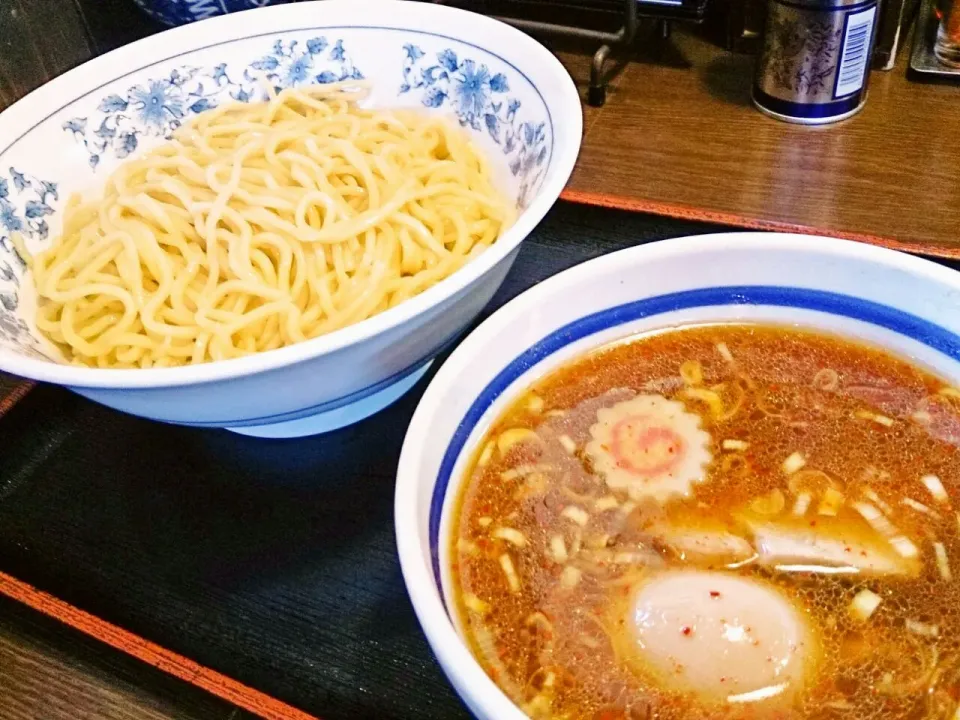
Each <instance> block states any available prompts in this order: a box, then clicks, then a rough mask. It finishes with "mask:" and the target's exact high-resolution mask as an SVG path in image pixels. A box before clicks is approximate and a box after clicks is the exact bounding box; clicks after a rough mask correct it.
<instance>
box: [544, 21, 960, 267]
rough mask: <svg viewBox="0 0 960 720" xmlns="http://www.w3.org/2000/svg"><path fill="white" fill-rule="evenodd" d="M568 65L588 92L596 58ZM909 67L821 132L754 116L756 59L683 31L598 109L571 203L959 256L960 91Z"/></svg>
mask: <svg viewBox="0 0 960 720" xmlns="http://www.w3.org/2000/svg"><path fill="white" fill-rule="evenodd" d="M911 41H912V38H910V37H908V38H907V45H906V47H907V50H909V48H910V42H911ZM561 57H562V59H564V61H565V63H566V64H567V66H568V67H569V68H570V69H571V70H572V72H573V74H574V77H575V78H576V79H577V80H578V83H585V82H586V79H587V78H588V73H589V65H588V63H587V62H586V60H585V59H584V58H582V57H581V56H576V55H561ZM907 59H908V53H907V52H904V53H902V54H901V56H900V58H899V60H898V63H897V66H896V67H895V68H894V69H893V70H890V71H887V72H876V71H875V72H873V73H872V74H871V77H870V94H869V98H868V100H867V104H866V107H865V108H864V109H863V111H862V112H861V113H860V114H859V115H856V116H854V117H853V118H851V119H850V120H847V121H844V122H842V123H839V124H836V125H829V126H824V127H819V128H813V127H806V126H801V125H792V124H789V123H784V122H779V121H776V120H772V119H770V118H768V117H766V116H764V115H762V114H761V113H760V112H758V111H757V110H756V109H755V108H754V107H753V106H752V104H751V100H750V86H751V74H752V70H753V63H754V58H752V57H749V56H742V55H733V54H731V53H727V52H724V51H722V50H720V49H718V48H717V47H715V46H713V45H711V44H709V43H707V42H705V41H703V40H702V39H700V38H698V37H696V36H695V35H692V34H684V33H682V32H677V33H675V34H674V39H673V42H672V44H671V45H670V46H668V48H667V49H666V50H665V52H664V54H663V56H661V57H660V59H659V60H658V61H657V62H652V61H650V60H649V59H647V57H646V55H645V53H644V52H643V50H642V49H641V50H640V51H639V58H638V59H637V61H635V62H632V63H630V64H628V65H627V66H626V67H625V69H624V71H623V72H622V74H621V75H620V76H619V77H618V78H617V80H616V82H615V83H614V87H613V90H612V91H611V92H610V93H609V95H608V101H607V104H606V105H605V106H604V107H603V108H601V109H593V108H588V109H587V115H586V122H585V136H584V142H583V147H582V149H581V151H580V159H579V161H578V163H577V167H576V169H575V170H574V173H573V177H572V179H571V182H570V184H569V186H568V188H567V190H566V192H565V193H564V195H563V197H564V198H566V199H568V200H573V201H577V202H587V203H595V204H600V205H605V206H611V207H617V208H621V209H626V210H634V211H642V212H652V213H658V214H662V215H669V216H672V217H681V218H693V219H698V220H704V221H708V222H720V223H724V224H730V225H741V226H745V227H751V228H757V229H771V230H779V231H793V232H806V233H813V234H830V235H837V236H841V237H848V238H851V239H856V240H864V241H868V242H873V243H877V244H881V245H886V246H888V247H895V248H897V249H900V250H906V251H909V252H918V253H923V254H927V255H937V256H940V257H946V258H960V145H958V141H957V139H958V138H960V84H956V83H954V84H931V83H918V82H911V81H910V80H908V78H907V72H906V67H907Z"/></svg>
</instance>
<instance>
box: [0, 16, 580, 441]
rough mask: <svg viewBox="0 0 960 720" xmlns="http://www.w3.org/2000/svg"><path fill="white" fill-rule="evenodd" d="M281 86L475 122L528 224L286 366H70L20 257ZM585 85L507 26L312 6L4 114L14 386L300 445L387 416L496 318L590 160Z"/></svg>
mask: <svg viewBox="0 0 960 720" xmlns="http://www.w3.org/2000/svg"><path fill="white" fill-rule="evenodd" d="M264 75H265V76H266V77H268V78H269V79H270V80H271V81H272V83H273V84H274V85H275V86H277V87H287V86H292V85H302V84H308V83H316V82H330V81H335V80H341V79H345V78H360V77H363V78H366V79H368V80H370V81H371V82H372V84H373V90H372V93H371V96H370V98H369V99H368V100H367V101H366V103H367V104H368V105H370V106H376V107H403V106H406V107H418V108H424V109H425V110H427V111H430V112H436V113H446V114H449V115H451V116H454V117H456V118H457V119H459V121H460V123H461V124H462V125H463V126H464V127H465V128H466V129H467V130H468V131H470V133H471V134H472V135H473V137H474V138H475V140H476V141H477V142H478V143H479V144H480V146H481V147H482V149H483V150H485V151H486V152H487V153H488V154H489V155H490V156H491V157H492V158H493V160H494V163H495V166H496V169H497V171H498V172H499V174H500V178H499V181H500V182H501V184H502V185H503V187H504V189H505V190H507V192H508V193H509V194H510V195H511V196H512V197H513V198H514V199H515V200H516V202H517V204H518V206H519V207H520V208H521V209H522V210H523V212H522V213H521V214H520V217H519V219H518V220H517V222H516V224H515V225H514V226H513V227H512V228H510V229H509V230H508V231H507V232H506V233H504V235H503V237H502V238H500V240H499V241H498V242H497V243H496V244H495V245H494V246H493V247H492V248H491V249H490V250H489V251H487V252H486V253H484V254H483V255H482V256H480V257H479V258H478V259H476V260H475V261H474V262H472V263H470V264H469V265H467V266H466V267H465V268H463V269H462V270H460V271H459V272H457V273H456V274H454V275H453V276H451V277H450V278H448V279H446V280H444V281H443V282H441V283H439V284H438V285H436V286H435V287H433V288H431V289H430V290H428V291H427V292H424V293H423V294H421V295H419V296H417V297H415V298H413V299H411V300H409V301H408V302H405V303H403V304H401V305H399V306H397V307H396V308H394V309H391V310H389V311H388V312H385V313H382V314H380V315H378V316H375V317H374V318H372V319H369V320H366V321H364V322H361V323H358V324H357V325H354V326H352V327H349V328H347V329H344V330H340V331H338V332H335V333H332V334H330V335H327V336H325V337H321V338H317V339H315V340H311V341H308V342H304V343H301V344H298V345H294V346H291V347H287V348H283V349H280V350H273V351H270V352H266V353H262V354H259V355H255V356H251V357H246V358H240V359H236V360H227V361H222V362H215V363H209V364H205V365H197V366H190V367H183V368H170V369H150V370H99V369H89V368H78V367H72V366H68V365H65V364H63V363H62V362H58V361H57V354H56V350H55V349H53V348H51V347H50V346H49V345H47V344H46V343H45V342H44V340H43V339H42V338H41V336H40V335H39V334H38V333H37V331H36V329H35V327H34V324H33V318H34V308H35V302H33V300H32V298H31V290H32V285H31V283H30V281H29V278H26V277H24V274H25V271H24V266H23V263H22V262H21V260H20V259H19V257H18V256H17V255H16V253H15V251H14V250H13V248H12V245H11V243H10V240H9V235H10V232H11V231H14V230H19V231H20V232H22V233H24V234H25V236H26V240H27V245H28V247H29V248H30V249H31V250H33V251H35V250H37V249H40V248H42V247H43V246H44V245H45V243H47V242H49V240H50V238H51V237H52V236H55V235H56V233H57V232H58V231H59V226H60V211H61V210H62V208H63V205H64V203H65V201H66V199H67V198H68V197H69V196H70V195H71V194H72V193H74V192H81V193H83V194H84V195H85V196H87V197H92V196H96V195H97V194H99V193H100V192H101V190H102V186H103V183H104V180H105V178H106V177H107V176H108V175H109V173H110V172H111V171H112V170H113V169H114V168H115V167H116V166H117V165H118V164H119V163H120V162H121V161H122V160H123V158H125V157H128V156H130V155H131V154H136V153H141V152H143V151H144V150H145V149H147V148H149V147H151V146H155V145H156V144H158V143H159V142H161V141H162V140H163V139H164V138H165V137H169V135H170V133H171V132H172V131H173V130H174V129H175V128H176V127H177V126H178V125H179V124H180V123H181V122H183V121H184V120H185V119H187V118H189V117H190V116H191V115H195V114H196V113H198V112H200V111H202V110H204V109H206V108H209V107H212V106H214V105H217V104H219V103H222V102H225V101H228V100H230V99H231V98H233V99H239V100H248V99H251V98H256V99H259V98H261V97H262V96H263V90H262V89H261V88H260V86H259V85H258V76H264ZM581 130H582V115H581V108H580V101H579V98H578V95H577V91H576V88H575V87H574V85H573V82H572V80H571V79H570V77H569V75H568V74H567V72H566V71H565V70H564V69H563V67H562V66H561V65H560V63H559V62H558V61H557V59H556V58H555V57H554V56H553V55H552V54H550V53H549V52H548V51H547V50H546V49H545V48H544V47H542V46H541V45H539V44H538V43H537V42H535V41H534V40H532V39H531V38H529V37H528V36H526V35H524V34H523V33H521V32H519V31H517V30H514V29H513V28H511V27H509V26H507V25H504V24H503V23H500V22H497V21H495V20H492V19H490V18H486V17H482V16H479V15H475V14H473V13H469V12H464V11H461V10H456V9H452V8H448V7H443V6H440V5H434V4H431V3H413V2H400V1H399V0H325V1H323V2H298V3H294V4H290V5H282V6H277V7H270V8H263V9H259V10H252V11H249V12H242V13H238V14H235V15H229V16H226V17H221V18H215V19H212V20H206V21H203V22H200V23H196V24H193V25H189V26H187V27H183V28H179V29H176V30H170V31H167V32H164V33H161V34H159V35H155V36H153V37H151V38H148V39H146V40H142V41H140V42H136V43H133V44H132V45H129V46H127V47H124V48H121V49H119V50H116V51H114V52H111V53H109V54H107V55H105V56H103V57H100V58H97V59H95V60H92V61H90V62H88V63H86V64H84V65H82V66H80V67H78V68H76V69H74V70H72V71H70V72H68V73H66V74H65V75H63V76H61V77H59V78H57V79H56V80H54V81H52V82H50V83H48V84H47V85H45V86H44V87H42V88H40V89H39V90H37V91H35V92H33V93H31V94H30V95H29V96H27V97H26V98H24V99H23V100H21V101H20V102H18V103H16V104H15V105H13V106H12V107H10V108H9V109H8V110H6V111H5V112H4V113H2V114H0V369H2V370H5V371H7V372H10V373H13V374H16V375H21V376H23V377H28V378H33V379H35V380H41V381H47V382H54V383H59V384H61V385H65V386H67V387H69V388H71V389H73V390H75V391H76V392H78V393H80V394H82V395H85V396H86V397H89V398H91V399H93V400H96V401H98V402H101V403H103V404H105V405H109V406H111V407H114V408H117V409H120V410H123V411H126V412H129V413H133V414H136V415H142V416H144V417H148V418H154V419H157V420H163V421H166V422H173V423H180V424H184V425H195V426H199V427H227V428H230V429H233V430H237V431H239V432H245V433H248V434H254V435H263V436H270V437H288V436H294V435H303V434H309V433H315V432H323V431H325V430H330V429H333V428H336V427H342V426H343V425H346V424H349V423H351V422H355V421H356V420H359V419H361V418H363V417H366V416H367V415H369V414H371V413H373V412H376V411H377V410H379V409H381V408H383V407H384V406H386V405H387V404H389V403H391V402H393V401H394V400H395V399H396V398H398V397H399V396H400V395H402V394H403V393H404V392H406V391H407V390H408V389H409V388H410V387H411V386H412V385H413V384H414V383H415V382H416V380H418V379H419V378H420V376H421V375H422V374H423V373H424V372H425V371H426V368H427V365H428V364H429V362H430V361H431V359H432V358H433V357H434V356H435V355H436V354H437V353H438V352H439V351H440V350H441V349H443V348H444V347H445V346H447V345H449V344H450V343H451V342H452V341H453V340H454V339H455V338H456V337H457V336H458V334H459V333H460V332H461V331H462V330H463V329H464V328H465V327H466V326H467V325H468V324H469V323H470V321H471V320H472V319H473V318H474V317H475V316H476V315H477V313H479V312H480V310H481V309H482V308H483V306H484V305H485V304H486V303H487V301H488V300H489V299H490V298H491V296H492V295H493V293H494V292H495V291H496V289H497V288H498V287H499V285H500V283H501V282H502V281H503V278H504V276H505V275H506V273H507V271H508V270H509V269H510V266H511V264H512V263H513V260H514V258H515V256H516V253H517V250H518V247H519V245H520V242H521V241H522V240H523V238H524V237H525V236H526V235H527V234H528V233H529V232H530V231H531V230H532V229H533V227H534V226H535V225H536V224H537V223H538V222H539V221H540V219H541V218H542V217H543V215H544V214H545V213H546V212H547V210H548V209H549V208H550V206H551V205H553V203H554V202H555V201H556V199H557V197H558V195H559V194H560V191H561V189H562V188H563V186H564V184H565V183H566V181H567V179H568V177H569V175H570V172H571V170H572V169H573V164H574V161H575V160H576V157H577V153H578V151H579V148H580V137H581Z"/></svg>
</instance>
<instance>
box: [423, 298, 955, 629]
mask: <svg viewBox="0 0 960 720" xmlns="http://www.w3.org/2000/svg"><path fill="white" fill-rule="evenodd" d="M737 305H744V306H768V307H781V308H782V307H787V308H796V309H800V310H812V311H816V312H821V313H826V314H828V315H836V316H841V317H847V318H851V319H853V320H859V321H862V322H866V323H869V324H871V325H876V326H878V327H882V328H885V329H887V330H892V331H893V332H895V333H897V334H898V335H902V336H904V337H907V338H910V339H911V340H914V341H916V342H919V343H921V344H923V345H926V346H927V347H929V348H932V349H934V350H937V351H938V352H940V353H942V354H943V355H946V356H947V357H949V358H952V359H953V360H956V361H958V362H960V336H958V335H956V334H954V333H952V332H950V331H949V330H946V329H944V328H942V327H940V326H939V325H937V324H935V323H932V322H930V321H929V320H924V319H923V318H920V317H917V316H916V315H913V314H911V313H907V312H904V311H902V310H897V309H896V308H893V307H890V306H888V305H883V304H881V303H876V302H873V301H871V300H864V299H862V298H857V297H853V296H851V295H844V294H841V293H834V292H828V291H825V290H811V289H808V288H798V287H786V286H779V285H733V286H727V287H709V288H698V289H696V290H685V291H682V292H676V293H668V294H666V295H657V296H655V297H650V298H645V299H643V300H636V301H634V302H629V303H624V304H623V305H617V306H614V307H611V308H606V309H604V310H600V311H598V312H595V313H592V314H590V315H586V316H584V317H582V318H579V319H578V320H574V321H573V322H570V323H568V324H566V325H564V326H563V327H561V328H559V329H557V330H554V331H553V332H552V333H550V334H549V335H547V336H546V337H544V338H543V339H542V340H540V341H538V342H537V343H535V344H534V345H532V346H531V347H529V348H527V349H526V350H525V351H523V352H522V353H521V354H520V355H518V356H517V357H516V358H514V359H513V360H512V361H511V362H510V363H509V364H508V365H507V366H506V367H505V368H503V369H502V370H501V371H500V372H499V373H497V375H496V376H495V377H494V378H493V380H491V381H490V382H489V383H488V384H487V385H486V387H484V388H483V390H482V391H481V392H480V394H479V395H478V396H477V399H476V400H474V401H473V403H472V404H471V405H470V408H469V409H468V410H467V412H466V413H465V414H464V416H463V419H462V420H461V421H460V423H459V425H457V429H456V431H455V432H454V434H453V437H452V438H451V440H450V443H449V445H448V446H447V449H446V451H445V452H444V455H443V460H442V461H441V463H440V471H439V472H438V474H437V482H436V485H434V488H433V496H432V498H431V501H430V524H429V535H428V537H429V541H430V558H431V564H432V568H433V576H434V582H435V583H436V585H437V590H438V591H439V593H440V599H441V601H442V602H443V604H444V607H445V608H446V610H447V612H448V613H449V612H450V608H449V607H447V601H446V597H445V596H444V593H443V581H442V574H441V568H440V522H441V519H442V515H443V506H444V500H445V499H446V495H447V489H448V488H449V486H450V480H451V478H452V476H453V470H454V467H455V466H456V464H457V460H458V459H459V457H460V455H461V454H462V452H463V449H464V447H465V446H466V444H467V440H468V439H469V437H470V435H471V433H472V432H473V430H474V428H475V427H476V426H477V424H478V423H479V422H480V420H481V419H482V417H483V415H484V414H485V413H486V412H487V410H488V409H489V408H490V406H491V405H493V403H494V402H496V400H497V399H498V398H499V397H500V396H501V395H502V394H503V393H504V392H505V391H506V390H507V388H509V387H510V385H512V384H513V383H514V382H515V381H516V380H517V379H518V378H519V377H520V376H522V375H523V374H524V373H525V372H527V371H528V370H530V369H531V368H532V367H534V366H535V365H537V364H538V363H539V362H541V361H542V360H544V359H546V358H548V357H550V356H551V355H553V354H554V353H556V352H557V351H559V350H561V349H563V348H564V347H566V346H568V345H571V344H572V343H575V342H577V341H579V340H582V339H584V338H586V337H589V336H590V335H594V334H596V333H599V332H602V331H604V330H609V329H611V328H614V327H617V326H618V325H624V324H626V323H629V322H633V321H635V320H640V319H643V318H648V317H654V316H656V315H662V314H664V313H669V312H674V311H677V310H689V309H692V308H698V307H717V306H737Z"/></svg>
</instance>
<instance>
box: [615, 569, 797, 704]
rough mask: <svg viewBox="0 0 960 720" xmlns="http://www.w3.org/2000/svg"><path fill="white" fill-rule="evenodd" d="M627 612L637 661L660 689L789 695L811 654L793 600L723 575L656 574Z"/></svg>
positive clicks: (730, 697)
mask: <svg viewBox="0 0 960 720" xmlns="http://www.w3.org/2000/svg"><path fill="white" fill-rule="evenodd" d="M628 612H629V614H630V617H629V618H628V622H627V625H628V627H629V628H630V629H631V632H632V634H633V635H634V640H635V642H636V645H637V657H636V660H637V661H639V663H640V665H641V666H642V667H643V668H645V669H646V670H647V671H650V672H652V673H653V674H654V675H655V676H656V677H657V678H658V681H659V684H660V685H661V686H662V687H664V689H675V690H678V691H682V692H684V693H692V694H694V695H696V696H699V697H700V698H701V700H703V701H705V702H709V703H714V702H725V703H754V702H761V701H766V702H776V701H777V700H786V699H788V698H790V697H792V696H793V695H794V694H795V693H796V691H797V690H798V689H800V687H801V686H802V685H803V682H804V679H805V676H806V675H807V672H808V670H809V667H810V664H811V662H812V660H813V658H814V655H815V653H814V652H813V643H812V642H811V640H812V637H811V631H810V628H809V625H808V623H807V621H806V619H805V617H804V615H803V614H802V613H801V612H800V611H799V610H798V609H797V608H796V607H794V605H793V604H791V602H790V601H788V600H787V599H786V598H784V597H783V596H781V595H780V594H779V593H778V592H777V591H776V590H774V589H772V588H771V587H769V586H767V585H765V584H763V583H760V582H756V581H753V580H749V579H746V578H741V577H736V576H734V575H730V574H726V573H722V572H701V571H696V570H679V571H671V572H665V573H661V574H657V575H654V576H653V577H651V578H650V579H649V580H647V581H645V582H643V583H641V584H640V585H639V586H638V587H637V588H636V589H635V591H634V594H633V598H632V602H631V603H630V604H629V605H628Z"/></svg>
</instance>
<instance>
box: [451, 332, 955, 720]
mask: <svg viewBox="0 0 960 720" xmlns="http://www.w3.org/2000/svg"><path fill="white" fill-rule="evenodd" d="M958 443H960V393H958V392H957V391H956V390H954V389H953V388H951V387H949V386H947V385H945V383H944V382H942V381H941V380H939V379H937V378H936V377H934V376H932V375H930V374H928V373H926V372H924V371H922V370H920V369H918V368H916V367H913V366H912V365H910V364H908V363H906V362H904V361H903V360H900V359H897V358H894V357H891V356H890V355H888V354H885V353H883V352H880V351H878V350H875V349H871V348H868V347H865V346H862V345H859V344H855V343H852V342H848V341H846V340H842V339H838V338H835V337H830V336H825V335H819V334H814V333H810V332H806V331H799V330H794V329H786V328H779V327H767V326H753V325H716V326H705V327H695V328H688V329H682V330H676V331H670V332H664V333H661V334H654V335H649V336H643V337H640V338H639V339H635V340H631V341H630V342H626V343H620V344H616V345H611V346H608V347H606V348H604V349H602V350H600V351H597V352H594V353H592V354H589V355H587V356H585V357H583V358H580V359H578V360H577V361H575V362H572V363H570V364H568V365H567V366H565V367H563V368H562V369H560V370H558V371H556V372H553V373H551V374H550V375H548V376H547V377H545V378H544V379H542V380H541V381H539V382H538V383H536V384H535V385H534V386H533V387H532V388H530V389H529V390H528V391H526V392H525V393H524V394H523V395H522V396H520V397H519V399H518V400H517V402H516V403H514V404H513V405H512V406H511V407H510V408H509V410H507V411H506V412H505V413H504V414H503V415H502V417H500V418H499V420H498V421H497V422H496V424H495V426H494V427H493V428H492V430H491V432H490V433H489V435H488V437H487V438H486V439H485V440H484V442H483V443H482V444H481V446H480V447H481V450H480V451H479V452H478V454H477V457H476V458H475V460H474V463H473V466H472V468H471V469H470V471H469V472H470V475H469V481H468V482H466V483H465V485H464V490H463V492H462V496H461V498H460V504H459V508H458V511H457V515H456V517H455V521H454V525H453V528H454V537H453V543H454V545H453V548H452V552H451V558H453V561H452V568H451V569H452V577H453V579H454V587H455V594H456V603H457V612H458V614H459V617H460V620H461V624H462V627H463V628H464V631H465V633H466V635H467V638H468V641H469V643H470V646H471V649H472V651H473V652H474V654H475V655H476V657H477V658H478V660H479V662H480V663H481V665H482V666H483V668H484V669H485V671H486V672H487V673H488V674H489V675H490V677H491V678H492V679H493V680H494V681H495V682H496V683H497V684H498V685H499V686H500V687H501V688H502V689H503V690H504V691H505V692H506V693H507V695H509V696H510V697H511V698H512V699H513V700H514V701H515V702H516V703H517V704H518V705H519V706H520V707H521V708H523V709H524V710H525V711H526V712H527V714H529V715H530V716H531V717H543V718H548V717H555V718H596V719H597V720H599V719H601V718H602V719H603V720H615V719H617V718H665V719H666V718H681V717H682V718H704V717H709V718H765V717H773V718H850V719H851V720H853V719H857V720H859V719H861V718H877V719H887V718H938V719H939V718H943V719H946V718H955V717H958V718H960V714H958V712H960V711H958V699H960V634H958V629H960V590H958V586H957V583H956V582H954V581H953V573H954V572H960V539H958V515H957V512H956V509H955V506H954V501H957V502H958V503H960V500H958V499H957V491H958V488H957V482H958V481H960V456H958V451H957V446H958ZM957 509H960V507H958V508H957ZM711 603H713V604H711Z"/></svg>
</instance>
